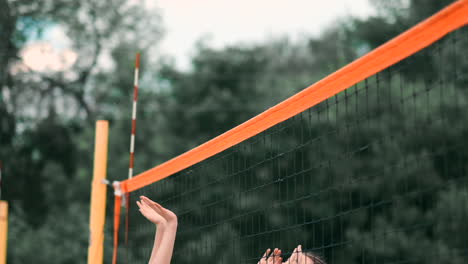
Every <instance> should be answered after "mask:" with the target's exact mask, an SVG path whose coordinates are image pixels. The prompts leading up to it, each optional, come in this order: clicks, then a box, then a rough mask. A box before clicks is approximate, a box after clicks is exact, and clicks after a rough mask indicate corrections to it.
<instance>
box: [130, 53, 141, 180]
mask: <svg viewBox="0 0 468 264" xmlns="http://www.w3.org/2000/svg"><path fill="white" fill-rule="evenodd" d="M139 71H140V53H137V54H136V59H135V77H134V80H133V107H132V132H131V135H130V164H129V166H128V179H131V178H132V177H133V167H134V164H135V134H136V133H135V132H136V114H137V101H138V75H139Z"/></svg>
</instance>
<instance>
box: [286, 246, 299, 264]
mask: <svg viewBox="0 0 468 264" xmlns="http://www.w3.org/2000/svg"><path fill="white" fill-rule="evenodd" d="M298 248H299V246H297V247H296V248H295V249H294V250H293V252H292V254H291V257H289V259H288V261H287V262H286V263H288V264H297V259H298V255H299V252H298Z"/></svg>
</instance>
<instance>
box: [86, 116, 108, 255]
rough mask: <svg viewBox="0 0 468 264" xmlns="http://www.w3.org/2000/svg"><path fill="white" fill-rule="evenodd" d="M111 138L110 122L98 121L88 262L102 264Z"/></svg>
mask: <svg viewBox="0 0 468 264" xmlns="http://www.w3.org/2000/svg"><path fill="white" fill-rule="evenodd" d="M108 139H109V122H108V121H106V120H98V121H97V122H96V138H95V144H94V170H93V181H92V183H91V189H92V190H91V206H90V217H89V230H90V234H89V245H88V264H102V263H103V253H104V224H105V218H106V193H107V185H106V184H105V183H106V182H107V180H106V171H107V148H108Z"/></svg>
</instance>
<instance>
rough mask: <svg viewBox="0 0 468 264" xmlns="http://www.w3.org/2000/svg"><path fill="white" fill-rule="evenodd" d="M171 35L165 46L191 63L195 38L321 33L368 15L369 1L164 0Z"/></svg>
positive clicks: (224, 40)
mask: <svg viewBox="0 0 468 264" xmlns="http://www.w3.org/2000/svg"><path fill="white" fill-rule="evenodd" d="M155 3H156V5H157V6H158V7H159V8H160V10H161V12H162V16H163V20H164V24H165V29H166V35H165V38H164V39H163V41H162V43H161V44H162V51H163V52H165V53H166V54H171V55H173V56H174V57H175V58H176V60H177V64H178V65H179V66H183V67H186V66H187V65H188V58H189V56H190V54H191V51H193V47H194V43H195V42H196V41H197V40H199V39H200V38H202V37H206V36H209V37H210V42H209V43H210V44H212V45H213V46H215V47H220V46H223V45H226V44H229V43H238V42H252V41H254V42H259V41H263V40H265V39H268V38H269V37H279V36H284V35H288V36H290V37H292V38H295V37H298V36H300V35H307V34H308V35H311V34H318V33H320V32H321V31H322V30H323V29H324V28H326V26H327V25H329V24H330V23H332V22H333V21H335V20H336V19H337V18H338V17H343V16H347V15H354V16H360V17H366V16H368V15H369V14H372V13H373V9H372V7H371V5H370V3H369V0H282V1H280V0H189V1H187V0H159V1H156V2H155Z"/></svg>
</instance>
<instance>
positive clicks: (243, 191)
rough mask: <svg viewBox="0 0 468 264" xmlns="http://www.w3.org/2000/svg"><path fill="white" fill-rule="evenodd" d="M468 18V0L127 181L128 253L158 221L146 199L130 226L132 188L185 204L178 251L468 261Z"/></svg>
mask: <svg viewBox="0 0 468 264" xmlns="http://www.w3.org/2000/svg"><path fill="white" fill-rule="evenodd" d="M467 23H468V1H457V2H455V3H453V4H452V5H450V6H449V7H447V8H445V9H443V10H441V11H440V12H439V13H437V14H436V15H434V16H433V17H431V18H429V19H427V20H425V21H423V22H421V23H420V24H418V25H416V26H415V27H413V28H411V29H409V30H408V31H406V32H404V33H403V34H401V35H399V36H397V37H396V38H394V39H393V40H391V41H389V42H388V43H386V44H384V45H382V46H381V47H379V48H377V49H375V50H373V51H372V52H370V53H369V54H367V55H365V56H363V57H362V58H360V59H358V60H356V61H354V62H353V63H351V64H349V65H347V66H345V67H344V68H342V69H340V70H338V71H337V72H335V73H333V74H331V75H329V76H328V77H326V78H325V79H323V80H321V81H319V82H318V83H316V84H314V85H312V86H310V87H308V88H306V89H305V90H303V91H301V92H300V93H298V94H296V95H294V96H292V97H291V98H289V99H287V100H285V101H284V102H282V103H280V104H278V105H276V106H274V107H272V108H270V109H269V110H267V111H265V112H264V113H262V114H260V115H258V116H256V117H254V118H252V119H250V120H248V121H247V122H245V123H243V124H241V125H239V126H238V127H236V128H234V129H232V130H230V131H227V132H226V133H224V134H222V135H220V136H218V137H217V138H214V139H212V140H210V141H208V142H206V143H205V144H202V145H200V146H199V147H197V148H194V149H192V150H190V151H188V152H186V153H184V154H182V155H180V156H178V157H176V158H174V159H172V160H170V161H168V162H166V163H163V164H161V165H160V166H157V167H155V168H153V169H150V170H148V171H146V172H143V173H142V174H140V175H137V176H136V177H134V178H132V179H130V180H126V181H123V182H121V183H120V185H119V186H118V188H117V189H118V191H120V192H119V193H118V194H123V195H122V196H116V203H115V211H116V212H115V224H116V226H115V228H116V229H115V235H116V238H115V243H114V246H115V250H116V251H115V254H116V255H115V256H116V257H117V259H118V260H119V263H125V262H129V263H145V262H147V261H148V260H149V257H150V254H151V248H152V245H153V240H154V225H153V224H151V223H149V222H148V221H147V220H146V219H145V218H144V217H142V216H141V215H140V213H139V211H138V208H137V207H136V206H130V210H129V212H128V213H129V219H130V221H129V226H128V237H126V238H124V237H125V236H123V235H122V234H124V232H125V229H126V228H125V224H121V223H122V222H123V220H124V216H123V215H122V216H121V214H120V211H121V209H120V208H121V203H122V198H123V197H127V198H128V199H129V204H131V205H134V204H135V201H136V200H138V199H139V196H140V195H145V196H147V197H149V198H151V199H153V200H155V201H157V202H159V203H160V204H162V205H163V206H164V207H167V208H169V209H170V210H172V211H173V212H175V213H176V214H177V216H178V219H179V228H178V233H177V239H176V245H175V249H174V256H173V263H257V262H258V261H259V259H260V257H261V256H262V255H263V252H265V250H266V249H267V248H281V249H282V251H283V259H285V260H286V259H287V258H288V257H289V256H290V255H291V253H292V250H293V249H294V248H295V247H296V246H297V245H299V244H300V245H302V247H303V248H304V249H306V250H308V251H311V252H314V254H316V255H319V256H321V257H322V258H323V259H325V260H326V262H327V263H447V262H450V263H466V262H467V261H468V247H467V246H468V236H467V235H466V234H468V227H467V225H466V222H467V220H468V175H467V172H468V140H466V135H468V111H467V109H468V52H467V51H466V47H468V28H467V27H466V24H467ZM122 211H124V210H122ZM121 218H122V219H121ZM119 234H120V236H119ZM124 240H127V241H124ZM117 249H118V251H117Z"/></svg>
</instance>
